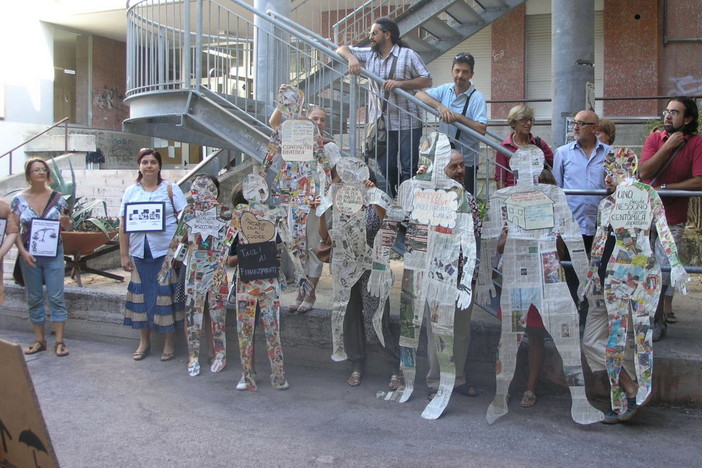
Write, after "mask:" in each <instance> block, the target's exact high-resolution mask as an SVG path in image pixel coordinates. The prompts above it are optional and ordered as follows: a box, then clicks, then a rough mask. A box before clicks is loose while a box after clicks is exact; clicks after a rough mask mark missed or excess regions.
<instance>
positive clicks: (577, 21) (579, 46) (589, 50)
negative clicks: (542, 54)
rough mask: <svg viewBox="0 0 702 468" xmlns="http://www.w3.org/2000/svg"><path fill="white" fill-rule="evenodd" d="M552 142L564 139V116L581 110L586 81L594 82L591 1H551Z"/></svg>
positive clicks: (593, 29) (593, 6)
mask: <svg viewBox="0 0 702 468" xmlns="http://www.w3.org/2000/svg"><path fill="white" fill-rule="evenodd" d="M551 11H552V16H551V28H552V40H551V73H552V89H553V93H552V94H553V108H552V111H551V125H552V127H551V129H552V137H551V138H552V141H553V143H554V145H555V146H560V145H562V144H563V143H564V142H565V130H566V125H565V118H566V117H569V116H572V115H574V114H575V113H577V112H578V111H581V110H583V109H585V108H586V107H585V106H586V103H585V89H586V86H587V83H593V84H594V82H595V67H594V64H595V2H594V0H580V1H577V2H573V1H571V0H552V1H551Z"/></svg>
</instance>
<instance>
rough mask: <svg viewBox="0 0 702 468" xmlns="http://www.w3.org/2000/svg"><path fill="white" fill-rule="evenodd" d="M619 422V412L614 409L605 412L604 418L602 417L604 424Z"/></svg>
mask: <svg viewBox="0 0 702 468" xmlns="http://www.w3.org/2000/svg"><path fill="white" fill-rule="evenodd" d="M618 422H619V414H617V413H615V412H614V411H612V409H610V410H609V411H607V412H605V414H604V418H603V419H602V424H617V423H618Z"/></svg>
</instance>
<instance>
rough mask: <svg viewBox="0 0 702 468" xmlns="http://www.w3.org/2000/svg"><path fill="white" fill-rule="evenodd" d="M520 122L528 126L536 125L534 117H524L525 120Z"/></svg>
mask: <svg viewBox="0 0 702 468" xmlns="http://www.w3.org/2000/svg"><path fill="white" fill-rule="evenodd" d="M519 121H520V122H521V123H525V124H527V123H534V118H533V117H532V118H529V117H524V118H523V119H519Z"/></svg>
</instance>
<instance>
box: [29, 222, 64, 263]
mask: <svg viewBox="0 0 702 468" xmlns="http://www.w3.org/2000/svg"><path fill="white" fill-rule="evenodd" d="M60 235H61V223H60V222H59V221H57V220H55V219H42V218H34V219H32V222H31V224H30V225H29V249H28V250H29V253H30V254H32V255H33V256H35V257H55V256H56V253H57V252H58V244H59V239H60V237H59V236H60Z"/></svg>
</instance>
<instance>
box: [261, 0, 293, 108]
mask: <svg viewBox="0 0 702 468" xmlns="http://www.w3.org/2000/svg"><path fill="white" fill-rule="evenodd" d="M254 8H256V9H257V10H260V11H262V12H265V11H266V10H273V11H276V12H278V13H280V14H281V15H283V16H285V17H286V18H289V17H290V0H254ZM254 25H255V26H256V28H255V31H254V54H255V59H254V77H255V78H254V97H255V99H256V100H257V101H260V102H262V103H263V104H264V105H265V106H266V107H265V109H266V117H267V116H269V115H270V114H271V113H272V112H273V110H274V109H275V100H276V97H277V96H278V88H279V87H280V85H281V84H284V83H288V82H289V81H290V47H288V46H287V44H289V43H290V35H289V34H288V33H286V32H284V31H281V30H280V29H276V28H275V27H274V26H273V25H272V24H271V23H269V22H267V21H266V20H264V19H263V18H261V17H259V16H258V15H255V16H254ZM283 44H285V45H283ZM266 120H267V119H266Z"/></svg>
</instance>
